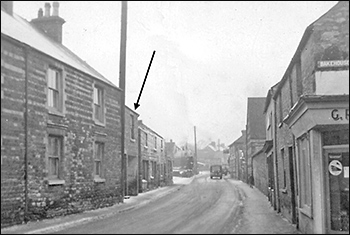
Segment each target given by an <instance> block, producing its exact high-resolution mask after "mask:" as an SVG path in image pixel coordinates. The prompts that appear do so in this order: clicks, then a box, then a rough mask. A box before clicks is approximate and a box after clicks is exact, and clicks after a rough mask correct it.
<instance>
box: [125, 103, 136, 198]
mask: <svg viewBox="0 0 350 235" xmlns="http://www.w3.org/2000/svg"><path fill="white" fill-rule="evenodd" d="M138 117H139V114H138V113H136V112H135V111H134V110H132V109H131V108H129V107H127V106H125V138H124V141H125V145H124V146H125V147H124V149H125V155H126V159H127V161H126V162H127V173H126V176H127V177H126V184H127V185H126V188H127V190H126V195H137V194H138V188H139V184H140V182H139V153H138V150H139V149H138V147H139V143H138V136H137V135H138Z"/></svg>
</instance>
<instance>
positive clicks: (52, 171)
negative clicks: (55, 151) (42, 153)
mask: <svg viewBox="0 0 350 235" xmlns="http://www.w3.org/2000/svg"><path fill="white" fill-rule="evenodd" d="M58 163H59V159H58V158H54V157H50V158H49V175H50V176H58Z"/></svg>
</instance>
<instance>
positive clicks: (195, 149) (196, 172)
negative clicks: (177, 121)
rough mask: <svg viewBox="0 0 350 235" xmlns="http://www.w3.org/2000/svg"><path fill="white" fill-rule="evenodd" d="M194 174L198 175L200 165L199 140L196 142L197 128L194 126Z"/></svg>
mask: <svg viewBox="0 0 350 235" xmlns="http://www.w3.org/2000/svg"><path fill="white" fill-rule="evenodd" d="M193 164H194V174H195V175H196V174H198V164H197V140H196V126H194V161H193Z"/></svg>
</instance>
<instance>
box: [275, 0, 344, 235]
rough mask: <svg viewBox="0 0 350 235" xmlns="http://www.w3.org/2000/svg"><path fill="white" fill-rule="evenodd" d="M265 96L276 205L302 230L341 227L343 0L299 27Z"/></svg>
mask: <svg viewBox="0 0 350 235" xmlns="http://www.w3.org/2000/svg"><path fill="white" fill-rule="evenodd" d="M272 99H273V100H274V101H273V102H275V103H276V105H275V120H276V122H275V128H276V134H275V137H274V138H275V140H274V141H273V143H274V146H273V147H272V148H273V151H274V152H275V153H274V154H276V157H275V159H276V162H275V163H274V164H275V165H276V167H275V174H276V177H275V178H276V179H277V182H275V186H276V192H277V194H276V195H277V198H276V201H277V210H279V211H280V212H281V213H282V214H283V216H284V217H285V218H287V219H288V220H289V221H291V222H293V223H297V226H298V228H299V230H300V231H301V232H302V233H344V234H348V232H349V206H348V205H349V173H348V172H349V170H348V169H349V2H348V1H340V2H338V3H337V4H336V5H335V6H334V7H332V8H331V9H330V10H329V11H328V12H326V13H325V14H323V15H322V16H321V17H320V18H319V19H317V20H316V21H314V22H313V23H312V24H310V25H309V26H308V27H307V28H306V30H305V32H304V35H303V36H302V38H301V41H300V43H299V45H298V47H297V49H296V52H295V54H294V56H293V58H292V60H291V62H290V64H289V66H288V67H287V70H286V71H285V74H284V75H283V77H282V79H281V80H280V82H279V84H278V86H277V89H276V91H275V92H274V94H273V95H272Z"/></svg>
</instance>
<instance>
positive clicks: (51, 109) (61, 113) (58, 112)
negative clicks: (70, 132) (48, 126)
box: [48, 108, 64, 117]
mask: <svg viewBox="0 0 350 235" xmlns="http://www.w3.org/2000/svg"><path fill="white" fill-rule="evenodd" d="M48 112H49V114H51V115H55V116H59V117H64V113H63V112H60V111H58V110H56V109H53V108H48Z"/></svg>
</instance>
